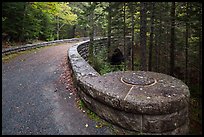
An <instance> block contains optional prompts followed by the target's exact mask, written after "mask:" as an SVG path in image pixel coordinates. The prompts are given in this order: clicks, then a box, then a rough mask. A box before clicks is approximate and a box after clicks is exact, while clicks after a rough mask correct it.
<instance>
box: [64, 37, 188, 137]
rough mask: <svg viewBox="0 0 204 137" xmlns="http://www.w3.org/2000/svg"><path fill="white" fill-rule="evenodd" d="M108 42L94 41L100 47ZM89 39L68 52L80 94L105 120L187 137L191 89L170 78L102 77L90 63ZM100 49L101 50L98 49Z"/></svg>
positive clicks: (155, 75)
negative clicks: (88, 59) (88, 58)
mask: <svg viewBox="0 0 204 137" xmlns="http://www.w3.org/2000/svg"><path fill="white" fill-rule="evenodd" d="M104 40H105V39H95V41H97V42H98V43H101V45H100V46H105V44H107V43H106V42H105V41H104ZM88 43H89V40H87V41H83V42H80V43H78V44H76V45H74V46H73V47H71V48H70V49H69V50H68V63H69V64H70V67H71V70H72V75H73V78H74V83H75V85H76V88H77V90H78V95H79V96H80V98H81V99H82V100H83V101H84V102H85V104H86V105H87V107H88V108H90V109H91V110H92V111H94V112H95V113H96V114H98V115H99V116H100V117H102V118H103V119H106V120H107V121H110V122H111V123H114V124H116V125H119V126H121V127H123V128H125V129H128V130H132V131H137V132H140V133H142V134H153V135H154V134H155V135H168V134H170V135H172V134H188V125H189V119H188V102H189V97H190V93H189V89H188V87H187V86H186V85H185V84H184V83H183V82H182V81H181V80H178V79H176V78H174V77H171V76H169V75H165V74H161V73H156V72H149V71H147V72H145V71H118V72H111V73H108V74H106V75H103V76H101V75H100V74H99V73H98V72H96V71H95V70H94V69H93V67H92V66H90V65H89V64H88V62H87V57H88V55H87V54H88ZM99 49H100V48H99Z"/></svg>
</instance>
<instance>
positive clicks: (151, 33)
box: [148, 2, 155, 71]
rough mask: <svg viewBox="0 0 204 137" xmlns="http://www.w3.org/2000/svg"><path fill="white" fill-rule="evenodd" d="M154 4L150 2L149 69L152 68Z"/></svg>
mask: <svg viewBox="0 0 204 137" xmlns="http://www.w3.org/2000/svg"><path fill="white" fill-rule="evenodd" d="M154 5H155V3H154V2H152V17H151V30H150V44H149V65H148V68H149V71H151V70H152V48H153V35H154Z"/></svg>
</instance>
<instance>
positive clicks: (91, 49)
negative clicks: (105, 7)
mask: <svg viewBox="0 0 204 137" xmlns="http://www.w3.org/2000/svg"><path fill="white" fill-rule="evenodd" d="M94 5H95V3H94V2H90V6H91V8H90V9H91V11H90V16H89V17H90V19H89V20H90V33H89V38H90V43H89V61H90V62H91V63H94V62H93V61H94V59H93V41H94V9H95V8H94Z"/></svg>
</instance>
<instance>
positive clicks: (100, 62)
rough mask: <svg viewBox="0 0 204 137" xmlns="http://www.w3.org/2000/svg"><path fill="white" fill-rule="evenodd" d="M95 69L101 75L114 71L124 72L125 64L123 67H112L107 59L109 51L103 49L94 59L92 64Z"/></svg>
mask: <svg viewBox="0 0 204 137" xmlns="http://www.w3.org/2000/svg"><path fill="white" fill-rule="evenodd" d="M91 65H92V66H93V68H94V69H95V70H96V71H97V72H99V73H100V74H101V75H104V74H106V73H109V72H113V71H123V70H124V64H123V63H122V64H121V65H111V64H110V63H109V62H108V58H107V49H106V48H104V49H101V50H100V51H99V52H98V53H97V54H96V55H95V57H94V58H93V63H92V64H91Z"/></svg>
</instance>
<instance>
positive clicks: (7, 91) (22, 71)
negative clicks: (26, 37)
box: [2, 43, 112, 135]
mask: <svg viewBox="0 0 204 137" xmlns="http://www.w3.org/2000/svg"><path fill="white" fill-rule="evenodd" d="M73 44H75V43H66V44H59V45H57V46H49V47H45V48H40V49H39V50H36V51H33V52H29V53H26V54H22V55H19V56H17V57H15V58H13V59H11V60H10V61H9V62H6V63H4V62H2V134H3V135H13V134H17V135H22V134H26V135H29V134H32V135H38V134H39V135H99V134H100V135H107V134H109V135H110V134H111V133H112V132H111V130H110V128H108V127H106V126H104V127H102V128H96V127H95V126H96V124H97V123H96V122H95V121H93V120H91V119H90V118H88V116H87V114H86V113H83V112H82V111H81V110H80V109H79V108H78V107H77V103H76V90H75V89H74V88H73V85H72V81H71V77H70V72H69V68H68V67H67V64H66V61H67V60H66V59H67V57H66V56H67V50H68V48H69V47H70V46H71V45H73Z"/></svg>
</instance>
